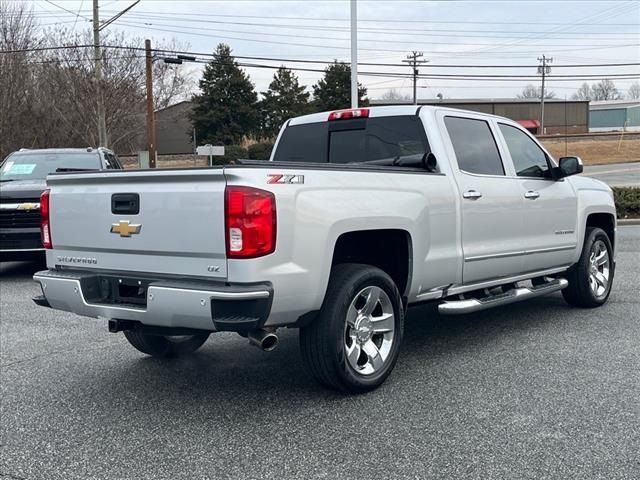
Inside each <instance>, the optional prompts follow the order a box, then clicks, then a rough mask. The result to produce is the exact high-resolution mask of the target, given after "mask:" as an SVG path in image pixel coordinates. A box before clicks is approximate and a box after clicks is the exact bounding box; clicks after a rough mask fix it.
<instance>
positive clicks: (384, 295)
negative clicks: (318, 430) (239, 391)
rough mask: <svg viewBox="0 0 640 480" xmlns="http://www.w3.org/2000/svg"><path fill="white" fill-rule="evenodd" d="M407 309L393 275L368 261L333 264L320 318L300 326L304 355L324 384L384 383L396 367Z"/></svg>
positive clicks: (356, 388)
mask: <svg viewBox="0 0 640 480" xmlns="http://www.w3.org/2000/svg"><path fill="white" fill-rule="evenodd" d="M403 323H404V311H403V308H402V300H401V298H400V294H399V292H398V289H397V287H396V285H395V283H394V282H393V280H392V279H391V278H390V277H389V276H388V275H387V274H386V273H385V272H383V271H382V270H380V269H378V268H375V267H371V266H368V265H359V264H343V265H337V266H336V267H334V268H333V270H332V273H331V278H330V281H329V287H328V289H327V294H326V297H325V300H324V303H323V306H322V309H321V310H320V313H319V315H318V317H317V318H316V319H315V321H314V322H313V323H311V325H309V326H307V327H305V328H302V329H301V330H300V348H301V351H302V357H303V359H304V361H305V363H306V365H307V367H308V369H309V370H310V371H311V374H312V375H313V376H314V377H315V378H316V379H317V380H319V381H320V382H321V383H323V384H325V385H327V386H329V387H332V388H335V389H337V390H341V391H344V392H349V393H360V392H365V391H368V390H372V389H374V388H376V387H378V386H379V385H381V384H382V383H383V382H384V380H385V379H386V378H387V377H388V376H389V374H390V373H391V370H393V367H394V366H395V363H396V360H397V358H398V353H399V351H400V343H401V342H402V331H403Z"/></svg>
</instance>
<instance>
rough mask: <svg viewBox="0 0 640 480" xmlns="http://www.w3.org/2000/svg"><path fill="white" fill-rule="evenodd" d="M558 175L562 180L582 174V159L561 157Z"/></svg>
mask: <svg viewBox="0 0 640 480" xmlns="http://www.w3.org/2000/svg"><path fill="white" fill-rule="evenodd" d="M559 165H560V166H559V167H558V173H559V177H560V178H564V177H568V176H570V175H577V174H578V173H582V170H583V168H582V159H581V158H580V157H561V158H560V161H559Z"/></svg>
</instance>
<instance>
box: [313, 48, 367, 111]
mask: <svg viewBox="0 0 640 480" xmlns="http://www.w3.org/2000/svg"><path fill="white" fill-rule="evenodd" d="M366 95H367V89H366V88H365V87H363V86H362V85H360V84H359V83H358V105H359V106H367V105H369V99H367V98H366ZM313 97H314V105H315V107H316V109H317V110H318V111H323V110H336V109H340V108H349V107H350V106H351V67H350V66H349V65H348V64H346V63H338V61H337V60H335V61H334V62H333V63H332V64H331V65H329V66H328V67H327V68H325V70H324V77H323V78H321V79H320V80H319V81H318V83H317V84H315V85H314V86H313Z"/></svg>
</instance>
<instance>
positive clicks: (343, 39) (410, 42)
mask: <svg viewBox="0 0 640 480" xmlns="http://www.w3.org/2000/svg"><path fill="white" fill-rule="evenodd" d="M130 18H134V15H130ZM120 24H122V25H129V24H136V25H140V26H145V27H158V28H160V27H173V26H174V24H173V23H171V24H167V23H155V22H154V23H150V22H140V21H137V22H136V21H133V20H128V21H127V23H123V22H120ZM195 30H202V29H201V28H198V29H195ZM360 31H361V30H359V32H360ZM216 32H225V33H234V34H248V35H257V36H266V37H290V38H304V39H312V40H332V41H335V42H348V41H349V39H348V38H347V37H331V36H319V35H309V34H306V35H298V34H293V33H270V32H255V31H250V32H247V31H238V30H228V29H220V28H217V29H216ZM427 36H428V34H427ZM438 36H443V35H438ZM479 37H481V36H479ZM498 38H500V39H502V40H508V39H509V37H498ZM515 38H520V37H515ZM567 40H577V39H567ZM599 40H605V39H602V38H601V39H599ZM611 40H619V41H629V40H635V37H634V38H616V39H611ZM359 41H360V42H368V43H385V44H390V43H391V44H401V45H416V39H415V36H414V38H412V39H411V40H380V39H379V38H377V39H372V38H360V39H359ZM428 43H429V45H447V46H450V47H455V46H458V45H460V46H476V45H487V46H496V45H497V44H496V43H495V42H491V43H479V42H473V43H462V42H457V43H455V42H437V41H431V40H429V42H428ZM541 46H544V47H545V48H550V47H577V46H580V47H587V46H602V43H598V44H585V43H584V42H581V43H562V44H555V45H554V44H545V45H541ZM617 46H618V45H617V44H611V47H617Z"/></svg>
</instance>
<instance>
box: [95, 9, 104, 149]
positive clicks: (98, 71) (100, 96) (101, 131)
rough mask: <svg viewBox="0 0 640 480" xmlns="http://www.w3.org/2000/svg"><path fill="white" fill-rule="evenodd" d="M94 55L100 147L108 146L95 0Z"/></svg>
mask: <svg viewBox="0 0 640 480" xmlns="http://www.w3.org/2000/svg"><path fill="white" fill-rule="evenodd" d="M93 53H94V57H95V74H96V100H97V106H98V146H99V147H106V146H107V120H106V114H105V109H104V95H103V94H102V54H101V53H100V14H99V11H98V0H93Z"/></svg>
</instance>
